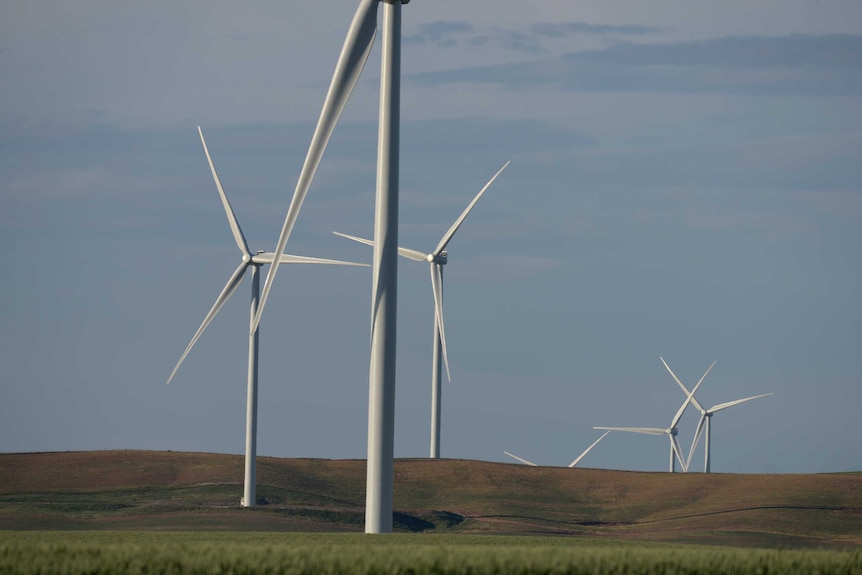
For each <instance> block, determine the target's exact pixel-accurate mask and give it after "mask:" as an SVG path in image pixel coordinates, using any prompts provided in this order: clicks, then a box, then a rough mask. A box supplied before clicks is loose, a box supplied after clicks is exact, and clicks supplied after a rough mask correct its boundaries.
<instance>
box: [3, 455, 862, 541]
mask: <svg viewBox="0 0 862 575" xmlns="http://www.w3.org/2000/svg"><path fill="white" fill-rule="evenodd" d="M242 468H243V460H242V457H241V456H235V455H217V454H201V453H172V452H148V451H103V452H78V453H30V454H0V529H48V528H51V529H160V530H163V529H174V530H179V529H191V530H198V529H208V530H231V531H237V530H267V531H355V530H361V529H362V526H363V521H364V500H365V462H364V461H362V460H336V461H333V460H320V459H275V458H268V457H262V458H259V460H258V498H259V499H260V501H261V503H263V504H262V505H260V506H259V507H257V508H255V509H242V508H240V507H239V499H240V497H241V495H242V484H241V482H242V475H243V469H242ZM395 508H396V512H397V513H396V524H397V526H398V529H399V530H405V531H423V530H424V531H432V530H433V531H437V532H451V533H458V532H470V533H507V534H558V535H578V536H587V537H604V538H615V539H629V540H652V541H679V542H683V541H684V542H692V543H713V544H714V543H721V544H727V545H749V546H770V547H774V546H804V545H812V546H823V545H849V546H857V545H860V544H862V474H817V475H730V474H709V475H705V474H699V473H697V474H696V473H691V474H668V473H641V472H626V471H608V470H599V469H567V468H551V467H527V466H523V465H509V464H503V463H488V462H482V461H468V460H445V459H444V460H427V459H416V460H398V461H396V463H395Z"/></svg>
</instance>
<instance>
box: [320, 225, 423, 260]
mask: <svg viewBox="0 0 862 575" xmlns="http://www.w3.org/2000/svg"><path fill="white" fill-rule="evenodd" d="M332 233H333V234H335V235H336V236H341V237H342V238H347V239H348V240H353V241H354V242H359V243H360V244H365V245H366V246H373V245H374V242H373V241H372V240H366V239H365V238H360V237H357V236H350V235H347V234H342V233H341V232H332ZM398 255H399V256H401V257H404V258H407V259H408V260H413V261H417V262H427V261H428V254H426V253H423V252H420V251H419V250H411V249H410V248H398Z"/></svg>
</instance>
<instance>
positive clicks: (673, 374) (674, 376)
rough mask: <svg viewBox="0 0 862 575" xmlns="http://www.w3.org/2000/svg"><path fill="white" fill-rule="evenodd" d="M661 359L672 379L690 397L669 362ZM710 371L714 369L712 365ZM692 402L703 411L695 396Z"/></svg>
mask: <svg viewBox="0 0 862 575" xmlns="http://www.w3.org/2000/svg"><path fill="white" fill-rule="evenodd" d="M659 359H660V360H661V362H662V363H663V364H664V367H665V369H667V371H668V373H670V375H671V377H673V380H674V381H675V382H676V383H677V385H679V387H680V389H682V391H683V393H685V394H686V395H688V388H687V387H686V386H684V385H683V384H682V382H681V381H680V380H679V378H678V377H677V376H676V374H675V373H674V372H673V370H672V369H671V368H670V366H669V365H668V364H667V362H666V361H665V360H664V358H663V357H661V356H659ZM712 364H713V365H715V362H712ZM709 369H712V365H711V366H709ZM707 372H709V370H707ZM704 377H706V374H704ZM691 402H692V403H693V404H694V406H695V407H696V408H697V409H699V410H701V411H703V406H702V405H701V404H700V402H699V401H698V400H697V399H696V398H695V397H694V396H692V398H691Z"/></svg>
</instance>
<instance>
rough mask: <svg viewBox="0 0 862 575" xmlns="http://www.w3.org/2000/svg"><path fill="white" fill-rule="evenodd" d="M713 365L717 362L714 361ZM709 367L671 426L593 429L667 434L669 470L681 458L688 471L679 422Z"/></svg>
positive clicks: (687, 394) (683, 466)
mask: <svg viewBox="0 0 862 575" xmlns="http://www.w3.org/2000/svg"><path fill="white" fill-rule="evenodd" d="M713 365H715V363H714V362H713ZM709 369H712V365H711V366H709ZM709 369H707V370H706V373H704V374H703V377H701V378H700V381H698V382H697V385H695V386H694V389H693V390H691V392H686V398H685V401H684V402H683V404H682V405H681V406H680V408H679V409H678V410H677V412H676V415H674V417H673V419H672V420H671V422H670V426H669V427H667V428H666V429H662V428H660V427H593V429H605V430H608V431H626V432H629V433H643V434H646V435H666V436H667V438H668V440H670V465H669V471H670V472H671V473H673V472H674V471H675V459H674V455H675V456H676V459H677V460H679V464H680V466H681V467H682V470H683V472H686V471H688V464H687V462H686V460H685V459H683V456H682V448H681V447H680V446H679V440H677V438H676V435H677V428H676V426H677V424H679V420H680V418H681V417H682V414H683V413H685V409H686V408H687V407H688V404H689V403H691V401H692V398H693V397H694V393H695V392H696V391H697V388H698V387H700V384H701V383H703V380H704V378H706V374H707V373H709Z"/></svg>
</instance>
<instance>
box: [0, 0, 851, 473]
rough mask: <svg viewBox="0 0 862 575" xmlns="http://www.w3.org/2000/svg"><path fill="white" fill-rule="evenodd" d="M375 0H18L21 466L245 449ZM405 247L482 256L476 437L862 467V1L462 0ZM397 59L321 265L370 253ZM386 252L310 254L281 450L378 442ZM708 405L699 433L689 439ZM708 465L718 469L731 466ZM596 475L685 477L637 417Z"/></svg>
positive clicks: (472, 446)
mask: <svg viewBox="0 0 862 575" xmlns="http://www.w3.org/2000/svg"><path fill="white" fill-rule="evenodd" d="M354 9H355V4H354V2H352V1H347V0H339V1H338V2H334V3H332V2H330V3H299V4H292V3H291V4H290V5H285V4H284V3H280V2H260V3H255V5H254V6H251V7H248V6H242V7H240V6H238V5H236V4H235V3H228V2H212V3H207V4H206V5H202V4H200V3H191V2H174V3H160V2H156V3H150V4H145V5H141V4H138V5H134V6H132V5H128V4H116V3H107V2H93V1H83V2H76V3H74V5H72V4H69V3H64V2H28V3H7V4H5V5H4V6H3V7H2V8H0V75H2V77H3V79H4V81H3V82H2V83H0V101H2V104H3V105H2V107H0V110H2V112H0V205H2V209H0V241H2V243H3V245H4V246H5V247H6V249H4V250H3V251H2V254H0V265H2V266H3V269H5V270H6V273H4V274H3V276H2V279H0V320H2V326H3V329H2V330H0V366H2V369H0V383H2V387H0V389H2V394H3V395H2V400H0V451H7V452H18V451H42V450H51V451H57V450H77V449H114V448H132V449H172V450H194V451H213V452H229V453H241V452H242V450H243V445H244V444H243V441H244V440H243V433H244V417H245V405H244V401H245V361H246V351H245V345H246V333H247V321H248V319H247V317H246V316H247V303H248V302H247V298H248V293H249V292H248V290H249V289H250V287H249V285H248V283H246V284H244V285H243V286H242V287H241V288H240V290H239V291H238V292H237V294H236V295H234V297H233V299H232V300H231V301H230V302H229V304H228V305H227V306H226V307H225V309H224V310H223V311H222V312H221V314H220V315H219V317H218V318H217V319H216V320H215V321H214V322H213V324H212V325H211V326H210V328H209V329H208V330H207V332H206V333H205V334H204V336H203V337H202V338H201V340H200V341H199V342H198V344H197V346H196V347H195V349H194V350H193V352H192V353H191V355H190V356H189V357H188V359H187V360H186V362H185V363H184V365H183V366H182V368H181V370H180V371H179V372H178V374H177V377H176V379H175V380H174V382H172V383H171V385H170V386H166V385H165V384H164V381H165V379H166V378H167V376H168V374H169V373H170V370H171V369H172V368H173V365H174V363H175V362H176V360H177V358H178V357H179V355H180V353H181V352H182V350H183V349H184V348H185V346H186V344H187V343H188V340H189V338H190V337H191V336H192V334H193V333H194V330H195V329H196V328H197V326H198V324H199V323H200V321H201V320H202V319H203V316H204V314H205V313H206V311H207V310H208V309H209V307H210V305H211V304H212V302H213V300H214V299H215V297H216V296H217V295H218V292H219V291H220V290H221V288H222V286H223V285H224V283H225V281H226V280H227V278H228V276H229V275H230V273H231V272H232V270H233V269H234V268H235V267H236V265H237V264H238V263H239V258H238V253H237V252H236V248H235V246H234V244H233V240H232V238H231V235H230V230H229V228H228V226H227V222H226V221H225V218H224V213H223V211H222V208H221V205H220V203H219V201H218V196H217V193H216V190H215V187H214V185H213V182H212V178H211V176H210V174H209V170H208V167H207V164H206V160H205V157H204V155H203V151H202V149H201V146H200V142H199V140H198V137H197V133H196V126H197V125H201V126H202V128H203V130H204V134H205V136H206V137H207V143H208V145H209V148H210V152H211V154H212V156H213V160H214V161H215V164H216V166H217V168H218V170H219V174H220V176H221V179H222V182H223V183H224V185H225V188H226V190H227V193H228V195H229V197H230V199H231V201H232V203H233V205H234V209H235V210H236V212H237V215H238V218H239V221H240V224H241V225H242V227H243V231H244V232H245V235H246V237H247V238H248V240H249V244H250V246H251V247H252V249H270V250H271V249H272V248H273V247H274V245H275V241H276V238H277V234H278V232H279V230H280V227H281V223H282V221H283V218H284V214H285V212H286V210H287V206H288V203H289V200H290V195H291V194H292V191H293V188H294V186H295V183H296V178H297V176H298V173H299V169H300V167H301V164H302V161H303V159H304V156H305V151H306V149H307V146H308V141H309V139H310V136H311V132H312V129H313V125H314V122H315V121H316V119H317V116H318V114H319V112H320V106H321V104H322V99H323V95H324V93H325V90H326V86H327V84H328V81H329V78H330V77H331V74H332V69H333V66H334V63H335V59H336V57H337V54H338V51H339V49H340V47H341V43H342V40H343V35H344V33H345V31H346V29H347V25H348V23H349V21H350V18H351V16H352V14H353V11H354ZM403 15H404V43H403V54H402V67H403V85H402V98H403V99H402V151H401V158H402V167H401V210H400V231H399V238H400V243H401V245H404V246H408V247H413V248H416V249H422V250H430V249H432V248H433V247H434V246H435V245H436V243H437V241H438V240H439V238H440V236H441V235H442V234H443V233H444V232H445V231H446V229H447V228H448V227H449V225H450V224H451V223H452V221H453V220H454V219H455V218H456V217H457V215H458V214H459V213H460V212H461V210H462V209H463V208H464V206H465V205H466V204H467V203H468V202H469V201H470V199H471V198H472V197H473V196H474V195H475V193H476V192H477V191H478V190H479V189H480V188H481V187H482V185H483V184H484V183H485V182H486V181H487V180H488V178H490V177H491V175H493V173H494V172H496V170H497V169H499V167H500V166H501V165H502V164H503V163H504V162H505V161H507V160H511V161H512V164H511V166H510V167H509V168H508V169H507V170H506V171H505V172H504V173H503V174H502V175H501V176H500V178H498V180H497V181H496V183H495V184H494V186H493V187H492V188H491V189H490V190H489V191H488V193H487V194H486V195H485V197H483V198H482V200H481V202H480V203H479V204H478V205H477V207H476V209H475V210H474V211H473V213H471V215H470V217H469V219H468V220H467V221H466V222H465V224H464V225H463V227H462V228H461V230H460V231H459V232H458V234H457V235H456V236H455V238H454V239H453V240H452V242H451V243H450V245H449V264H448V265H447V266H446V270H445V279H446V285H445V302H446V303H445V316H446V333H447V340H448V343H449V357H450V362H451V368H452V382H451V383H447V384H445V387H444V392H443V398H444V413H443V438H442V453H443V455H444V456H446V457H457V458H473V459H483V460H493V461H505V460H507V458H506V457H505V456H504V455H503V453H502V452H503V450H504V449H505V450H508V451H511V452H514V453H517V454H519V455H521V456H523V457H527V458H529V459H531V460H533V461H536V462H538V463H542V464H547V465H565V464H567V463H568V462H569V461H571V460H572V459H573V458H574V457H575V456H576V455H577V454H578V453H579V452H580V451H581V450H582V449H583V448H585V447H586V446H587V445H589V444H590V443H591V442H592V441H593V439H594V438H596V437H598V432H597V431H594V430H593V429H592V427H593V426H598V425H623V426H648V427H659V426H666V425H667V424H668V423H669V421H670V419H671V417H672V416H673V413H674V412H675V411H676V409H677V408H678V407H679V405H680V403H681V402H682V400H683V399H684V396H683V395H682V393H681V392H680V390H679V389H678V388H677V386H676V384H675V383H674V382H673V380H672V379H671V377H670V376H669V375H668V374H667V373H666V372H665V370H664V368H663V366H662V364H661V363H660V361H659V356H663V357H664V358H665V359H666V360H667V361H668V363H669V364H670V365H671V367H672V368H674V370H675V371H676V373H677V375H679V376H680V378H681V379H682V380H683V381H684V382H685V383H687V384H691V385H693V384H694V383H695V382H696V381H697V379H698V378H699V377H700V376H701V374H702V373H703V372H704V371H705V370H706V368H707V367H708V366H709V364H710V363H711V362H712V361H713V360H716V359H717V360H718V363H717V364H716V366H715V368H714V369H713V370H712V372H711V373H710V375H709V377H708V379H707V380H706V381H705V382H704V384H703V385H702V386H701V389H700V390H699V392H698V398H699V399H700V401H701V402H702V403H704V404H705V405H713V404H717V403H721V402H724V401H729V400H733V399H737V398H741V397H746V396H749V395H755V394H759V393H767V392H774V393H775V395H774V396H771V397H769V398H765V399H761V400H757V401H755V402H752V403H750V404H746V405H743V406H739V407H737V408H731V409H729V410H727V411H723V412H721V413H720V414H718V415H716V416H715V418H714V420H713V432H714V435H713V454H712V455H713V470H714V471H726V472H766V473H786V472H826V471H844V470H859V469H860V468H862V460H860V450H859V440H858V431H857V430H856V425H855V422H856V421H857V419H858V414H857V411H858V405H860V403H862V386H860V376H859V370H858V362H857V361H856V359H857V357H858V351H859V349H860V342H862V331H860V327H859V326H860V320H862V305H860V302H859V293H860V291H862V290H860V287H862V285H860V283H862V282H860V271H859V270H860V268H859V263H858V260H859V256H858V253H857V252H858V251H859V248H860V245H862V242H860V239H862V237H860V230H862V165H860V161H859V159H860V153H862V114H859V110H860V109H862V106H860V104H862V7H860V5H859V3H858V2H857V1H856V0H852V1H834V0H831V1H830V0H823V1H821V2H817V3H815V2H810V1H800V0H782V1H781V2H778V1H773V2H768V1H763V2H757V3H751V2H736V1H722V2H718V1H707V2H699V3H697V4H696V5H691V3H686V2H679V1H678V0H667V1H663V2H654V3H650V4H649V6H648V7H647V6H645V5H643V4H642V3H638V2H628V1H609V2H602V3H595V5H588V4H586V3H579V2H568V1H565V2H564V1H558V2H543V3H540V4H530V3H523V2H517V3H516V2H510V1H500V2H493V3H491V2H470V3H464V2H456V1H454V0H453V1H441V0H435V1H434V2H428V1H422V0H414V1H413V2H411V3H410V4H409V5H407V6H405V8H404V12H403ZM378 70H379V47H378V46H376V47H375V49H374V50H373V51H372V56H371V58H370V60H369V63H368V65H367V66H366V69H365V72H364V74H363V77H362V79H361V81H360V83H359V85H358V87H357V90H356V92H355V93H354V96H353V98H352V99H351V101H350V103H349V105H348V107H347V109H346V111H345V114H344V116H343V117H342V120H341V122H340V123H339V126H338V127H337V129H336V131H335V133H334V135H333V138H332V140H331V143H330V146H329V148H328V150H327V153H326V156H325V157H324V160H323V162H322V164H321V167H320V170H319V171H318V174H317V176H316V178H315V180H314V183H313V185H312V188H311V191H310V193H309V195H308V198H307V200H306V203H305V205H304V207H303V210H302V213H301V214H300V217H299V220H298V223H297V227H296V228H295V231H294V233H293V235H292V236H291V240H290V243H289V244H288V252H290V253H296V254H302V255H312V256H319V257H331V258H340V259H352V260H356V261H370V253H369V252H368V251H366V250H365V249H363V247H362V246H358V245H354V244H352V243H350V242H347V241H345V240H342V239H340V238H337V237H335V236H333V235H332V234H331V231H332V230H339V231H343V232H346V233H351V234H355V235H366V236H368V235H370V234H371V229H372V217H373V190H374V174H375V165H374V162H375V153H376V118H377V90H378V86H377V79H378ZM429 283H430V282H429V281H428V272H427V269H426V268H425V266H422V265H418V264H416V263H414V262H410V261H407V260H402V261H401V262H399V286H400V291H399V316H398V317H399V320H398V321H399V323H398V383H397V392H396V404H397V405H396V410H397V411H396V433H397V435H396V456H398V457H423V456H425V455H427V451H428V428H429V419H430V415H429V410H430V363H431V358H430V352H431V343H432V342H431V336H432V319H433V304H432V296H431V288H430V285H429ZM369 304H370V272H369V270H367V269H332V268H329V269H318V268H316V267H308V266H306V267H302V266H289V267H287V268H282V269H281V271H280V273H279V278H278V282H277V284H276V287H275V289H274V291H273V294H272V297H271V299H270V301H269V303H268V304H267V309H266V314H265V317H264V318H263V322H262V324H261V325H262V328H261V329H262V332H261V340H262V341H261V346H262V347H261V384H260V386H261V387H260V401H261V408H260V420H259V423H260V431H259V453H260V454H261V455H271V456H280V457H325V458H364V457H365V448H366V445H365V442H366V435H365V434H366V420H367V386H368V376H367V373H368V330H369ZM696 423H697V415H696V414H695V412H694V411H693V410H689V411H688V412H687V413H686V415H685V417H684V418H683V420H682V422H681V425H680V439H681V442H682V443H683V445H684V446H685V448H686V449H687V448H688V445H689V442H690V441H691V435H692V433H693V431H694V427H695V425H696ZM700 457H702V456H701V455H700V452H698V455H696V456H695V458H694V459H695V461H698V462H699V461H700ZM582 465H585V466H590V467H606V468H614V469H637V470H664V469H665V468H666V465H667V444H666V441H665V440H664V439H663V438H659V437H648V436H634V435H624V434H611V435H610V436H609V437H607V438H606V439H605V440H604V441H603V442H602V443H600V444H599V445H598V446H597V447H596V449H595V451H594V452H592V453H591V454H590V455H589V456H588V457H587V458H585V459H584V461H583V463H582Z"/></svg>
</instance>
